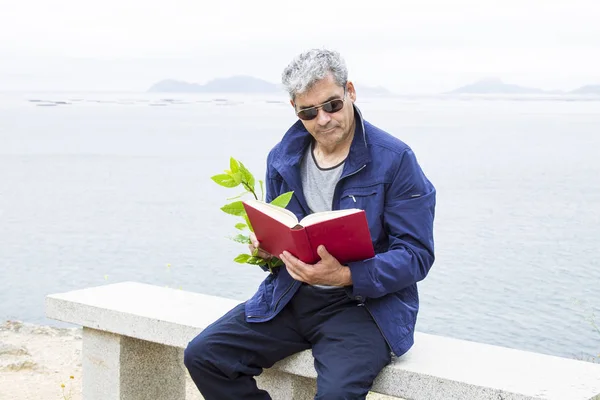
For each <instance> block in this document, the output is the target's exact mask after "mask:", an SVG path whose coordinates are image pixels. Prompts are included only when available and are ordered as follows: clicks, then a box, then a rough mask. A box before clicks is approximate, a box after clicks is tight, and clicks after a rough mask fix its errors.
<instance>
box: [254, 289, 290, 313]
mask: <svg viewBox="0 0 600 400" xmlns="http://www.w3.org/2000/svg"><path fill="white" fill-rule="evenodd" d="M292 287H294V282H292V284H291V285H290V286H288V288H287V289H286V290H285V292H283V294H282V295H281V296H279V298H278V299H277V301H276V302H275V306H274V307H273V311H275V310H276V309H277V306H278V305H279V303H280V302H281V299H283V298H284V297H285V295H286V294H288V292H289V291H290V290H291V289H292ZM261 317H266V315H248V318H261Z"/></svg>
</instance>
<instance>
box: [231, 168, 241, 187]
mask: <svg viewBox="0 0 600 400" xmlns="http://www.w3.org/2000/svg"><path fill="white" fill-rule="evenodd" d="M230 175H231V177H232V178H233V180H234V181H235V182H236V184H237V185H239V184H240V183H242V173H241V172H240V171H238V172H232V173H231V174H230Z"/></svg>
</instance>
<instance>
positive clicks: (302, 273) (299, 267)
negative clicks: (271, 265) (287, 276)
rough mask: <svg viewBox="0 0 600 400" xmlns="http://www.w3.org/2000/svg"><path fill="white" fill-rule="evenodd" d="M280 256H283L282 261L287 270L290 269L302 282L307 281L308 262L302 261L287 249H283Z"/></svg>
mask: <svg viewBox="0 0 600 400" xmlns="http://www.w3.org/2000/svg"><path fill="white" fill-rule="evenodd" d="M281 257H283V260H284V263H285V265H286V267H287V268H288V270H289V269H291V270H292V271H293V272H294V273H295V274H296V275H297V276H299V277H300V278H301V280H302V282H308V281H307V279H308V274H307V273H308V272H309V271H308V264H306V263H304V262H302V261H301V260H299V259H298V258H296V257H294V256H293V255H291V254H290V253H288V252H287V251H284V252H283V254H282V255H281Z"/></svg>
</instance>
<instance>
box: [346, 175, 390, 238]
mask: <svg viewBox="0 0 600 400" xmlns="http://www.w3.org/2000/svg"><path fill="white" fill-rule="evenodd" d="M384 200H385V192H384V187H383V184H379V185H372V186H368V187H357V188H348V189H346V190H344V191H343V192H342V196H341V198H340V208H341V209H348V208H358V209H361V210H364V211H365V214H366V216H367V221H368V223H369V231H370V232H371V240H372V242H373V245H374V246H375V248H377V245H378V244H379V243H380V242H381V241H382V240H383V241H385V239H386V238H385V234H384V230H383V226H384V225H383V210H384Z"/></svg>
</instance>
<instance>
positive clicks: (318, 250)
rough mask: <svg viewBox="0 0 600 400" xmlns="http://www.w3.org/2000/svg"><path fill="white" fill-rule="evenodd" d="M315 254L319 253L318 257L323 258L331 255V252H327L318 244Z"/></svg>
mask: <svg viewBox="0 0 600 400" xmlns="http://www.w3.org/2000/svg"><path fill="white" fill-rule="evenodd" d="M317 254H319V257H321V260H325V259H326V258H329V257H331V254H329V252H328V251H327V249H326V248H325V246H323V245H320V246H319V247H317Z"/></svg>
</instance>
